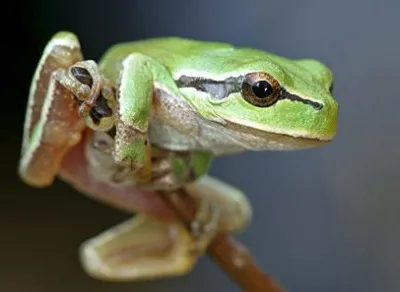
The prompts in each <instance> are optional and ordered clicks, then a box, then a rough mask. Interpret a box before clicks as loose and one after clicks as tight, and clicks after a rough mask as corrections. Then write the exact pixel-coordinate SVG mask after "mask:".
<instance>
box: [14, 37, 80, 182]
mask: <svg viewBox="0 0 400 292" xmlns="http://www.w3.org/2000/svg"><path fill="white" fill-rule="evenodd" d="M81 59H82V55H81V51H80V44H79V42H78V39H77V38H76V37H75V35H73V34H71V33H67V32H60V33H57V34H56V35H55V36H54V37H53V38H52V39H51V40H50V41H49V42H48V44H47V46H46V48H45V50H44V52H43V54H42V57H41V59H40V62H39V64H38V66H37V68H36V72H35V74H34V77H33V80H32V84H31V89H30V93H29V99H28V105H27V111H26V116H25V125H24V134H23V141H22V151H21V152H22V153H21V160H20V165H19V173H20V175H21V178H22V179H23V180H24V181H25V182H27V183H28V184H31V185H34V186H37V187H44V186H47V185H50V184H51V183H52V181H53V180H54V177H55V176H56V174H57V171H58V168H59V165H60V163H61V160H62V158H63V156H64V154H65V153H66V151H67V150H68V149H70V148H71V147H72V146H73V145H75V144H76V143H77V142H79V140H80V134H81V132H82V131H83V128H84V124H83V123H82V121H81V120H80V118H79V116H78V110H77V105H76V103H75V101H74V96H73V94H72V93H71V92H70V91H69V90H68V89H66V88H65V87H64V86H63V85H61V84H60V82H59V79H60V78H59V76H60V74H63V72H65V71H66V70H67V68H68V67H69V66H71V65H72V64H74V63H76V62H78V61H80V60H81Z"/></svg>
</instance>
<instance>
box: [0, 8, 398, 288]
mask: <svg viewBox="0 0 400 292" xmlns="http://www.w3.org/2000/svg"><path fill="white" fill-rule="evenodd" d="M14 8H16V9H15V11H16V14H15V18H14V21H13V22H8V23H7V24H6V25H3V28H4V30H5V31H11V32H12V33H13V35H14V37H15V38H16V40H13V41H12V42H10V43H9V45H8V46H6V47H7V48H6V49H8V50H10V53H9V54H8V55H6V56H7V58H8V57H10V59H12V60H13V66H11V67H8V68H7V70H11V72H12V74H9V75H10V76H9V77H12V78H10V79H12V81H15V83H16V84H17V86H11V83H8V86H6V88H5V90H6V91H5V92H6V93H7V95H6V96H3V100H6V99H7V102H10V106H7V108H6V110H4V109H3V118H4V121H3V122H2V123H1V132H0V135H1V136H2V141H5V142H1V145H2V150H3V151H2V152H3V157H2V161H3V164H2V165H3V166H2V167H1V176H0V178H1V185H2V189H3V191H2V195H1V196H0V217H1V220H0V230H1V238H0V239H1V240H0V258H1V261H0V291H2V292H54V291H58V292H66V291H85V292H92V291H93V292H94V291H96V292H125V291H126V292H127V291H136V292H144V291H147V292H148V291H182V292H183V291H191V292H196V291H198V292H200V291H208V292H212V291H215V292H218V291H239V289H238V288H236V287H235V286H234V285H233V284H232V282H231V281H230V280H229V279H228V278H227V277H226V276H225V274H223V273H222V272H221V271H220V270H219V269H218V268H217V267H216V266H215V265H214V264H213V263H212V262H211V261H210V260H209V259H208V258H207V257H204V258H203V259H202V260H201V261H200V263H199V265H198V266H197V267H196V268H195V270H194V271H193V272H192V273H190V274H189V275H187V276H184V277H180V278H174V279H167V280H159V281H153V282H146V283H132V284H111V283H103V282H99V281H96V280H93V279H91V278H89V277H88V276H87V275H86V274H84V273H83V271H82V269H81V268H80V265H79V262H78V254H77V249H78V246H79V244H80V243H81V242H82V241H84V240H86V239H87V238H89V237H91V236H94V235H96V234H97V233H99V232H100V231H102V230H103V229H106V228H108V227H110V226H112V225H114V224H117V223H119V222H120V221H122V220H124V219H125V218H127V217H128V215H127V214H123V213H121V212H119V211H116V210H114V209H112V208H111V207H108V206H105V205H102V204H100V203H97V202H94V201H92V200H90V199H88V198H86V197H84V196H83V195H81V194H79V193H78V192H76V191H74V190H73V189H72V188H71V187H69V186H68V185H66V184H64V183H63V182H60V181H57V182H56V183H55V184H54V186H53V187H51V188H48V189H44V190H37V189H33V188H30V187H29V186H27V185H24V184H22V183H21V182H20V180H19V178H18V177H17V176H16V168H17V161H18V155H19V147H20V143H21V133H22V122H23V117H24V111H25V105H26V101H27V93H28V87H29V82H30V78H31V75H32V73H33V71H34V69H35V66H36V62H37V61H38V59H39V57H40V54H41V51H42V49H43V48H44V46H45V43H46V42H47V40H48V39H49V38H50V37H51V36H52V34H53V33H55V32H56V31H58V30H61V29H67V30H71V31H74V32H75V33H76V34H77V35H78V36H79V38H80V41H81V43H82V46H83V50H84V54H85V56H86V57H87V58H93V59H97V58H99V57H100V55H101V54H102V53H103V52H104V50H105V49H106V48H107V47H108V46H110V45H112V44H114V43H116V42H119V41H127V40H135V39H140V38H147V37H154V36H169V35H178V36H182V37H191V38H198V39H203V40H219V41H228V42H232V43H234V44H236V45H245V46H252V47H256V48H259V49H264V50H268V51H272V52H275V53H278V54H281V55H284V56H287V57H293V58H300V57H312V58H316V59H319V60H321V61H323V62H324V63H326V64H327V65H328V66H330V67H331V68H332V70H333V72H334V74H335V97H336V98H337V100H338V101H339V103H340V117H339V121H340V122H339V131H338V136H337V138H336V139H335V140H334V142H332V143H331V144H330V145H328V146H326V147H323V148H319V149H314V150H308V151H301V152H292V153H272V152H271V153H246V154H243V155H239V156H234V157H224V158H220V159H217V160H216V161H215V163H214V165H213V168H212V174H213V175H215V176H217V177H219V178H221V179H224V180H226V181H228V182H230V183H233V184H235V185H237V186H238V187H240V188H242V189H243V190H244V191H245V192H246V193H247V194H248V196H249V198H250V200H251V201H252V204H253V206H254V220H253V222H252V225H251V226H250V227H249V228H248V229H247V230H246V231H245V232H244V233H242V234H241V235H240V236H239V239H240V240H241V241H242V242H243V243H244V244H246V245H247V246H248V247H249V248H250V249H251V251H252V253H253V255H254V257H255V258H256V259H257V261H258V263H259V264H260V266H261V267H262V268H263V269H264V270H265V271H267V272H268V273H269V274H271V275H272V276H273V277H275V278H276V279H278V280H279V282H280V283H282V284H283V285H284V286H285V287H286V288H288V289H289V290H290V291H296V292H321V291H323V292H377V291H379V292H397V291H400V277H399V271H400V251H399V247H400V212H399V210H400V154H399V148H400V147H399V145H400V134H399V131H400V130H399V125H400V89H399V84H400V57H399V53H400V32H399V31H400V2H399V1H394V0H393V1H389V0H382V1H368V0H354V1H345V0H335V1H311V0H308V1H265V0H263V1H262V0H259V1H233V0H230V1H228V0H226V1H211V0H204V1H182V0H178V1H173V0H171V1H107V2H100V1H76V0H73V1H72V0H71V1H38V0H37V1H30V2H29V3H28V2H27V3H24V2H16V6H15V7H14ZM3 13H6V11H3ZM6 14H7V13H6ZM6 72H9V71H6ZM3 86H4V84H3Z"/></svg>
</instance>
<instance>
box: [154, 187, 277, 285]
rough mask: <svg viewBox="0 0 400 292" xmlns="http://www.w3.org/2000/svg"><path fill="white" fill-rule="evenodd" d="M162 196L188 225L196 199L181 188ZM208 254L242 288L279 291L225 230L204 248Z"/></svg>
mask: <svg viewBox="0 0 400 292" xmlns="http://www.w3.org/2000/svg"><path fill="white" fill-rule="evenodd" d="M161 197H162V199H163V200H164V201H165V203H166V204H167V205H168V206H169V207H170V208H171V209H172V210H173V211H174V212H175V214H176V215H177V217H178V218H179V219H180V220H181V221H182V222H184V223H185V225H186V226H187V227H188V228H189V226H190V222H192V220H193V218H194V215H195V210H196V202H195V200H194V199H193V198H192V197H191V196H190V195H189V194H188V193H187V192H186V191H185V190H184V189H180V190H179V191H178V192H176V193H161ZM207 253H208V255H209V256H210V257H211V258H212V259H213V260H214V262H216V264H217V265H218V266H219V267H220V268H222V269H223V270H224V271H225V272H226V273H227V274H228V275H229V277H230V278H231V279H232V280H233V281H234V282H235V283H236V284H237V285H238V286H240V287H241V288H242V289H243V291H245V292H282V291H283V290H282V289H281V288H280V287H278V285H277V284H276V283H275V282H274V281H273V280H272V279H271V278H270V277H269V276H268V275H267V274H265V273H264V272H263V271H262V270H261V269H260V267H258V265H257V264H256V263H255V261H254V260H253V259H252V257H251V255H250V253H249V252H248V251H247V249H246V248H245V247H244V246H243V245H242V244H240V243H239V242H238V241H236V240H234V239H233V237H232V236H231V235H230V234H229V233H228V232H225V231H220V232H219V233H218V234H217V235H216V236H215V238H214V239H213V240H212V242H211V244H210V245H209V247H208V249H207Z"/></svg>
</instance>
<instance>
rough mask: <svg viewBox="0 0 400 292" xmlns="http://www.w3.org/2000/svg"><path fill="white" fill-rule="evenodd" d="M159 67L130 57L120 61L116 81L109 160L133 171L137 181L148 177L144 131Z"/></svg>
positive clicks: (148, 155) (136, 56) (148, 156)
mask: <svg viewBox="0 0 400 292" xmlns="http://www.w3.org/2000/svg"><path fill="white" fill-rule="evenodd" d="M160 67H162V66H159V65H158V64H157V62H155V61H153V60H152V59H151V58H149V57H147V56H144V55H142V54H131V55H129V56H128V57H126V58H125V59H124V61H123V62H122V69H121V72H120V75H119V80H118V88H117V96H116V97H117V102H116V126H115V137H114V141H115V145H114V149H113V158H114V161H115V163H116V164H117V165H119V166H122V167H125V168H129V169H130V170H134V171H137V172H136V176H137V179H138V180H139V181H141V182H149V181H150V176H151V145H150V142H149V140H148V128H149V122H150V118H151V109H152V99H153V91H154V82H155V79H156V78H155V75H156V72H155V70H160Z"/></svg>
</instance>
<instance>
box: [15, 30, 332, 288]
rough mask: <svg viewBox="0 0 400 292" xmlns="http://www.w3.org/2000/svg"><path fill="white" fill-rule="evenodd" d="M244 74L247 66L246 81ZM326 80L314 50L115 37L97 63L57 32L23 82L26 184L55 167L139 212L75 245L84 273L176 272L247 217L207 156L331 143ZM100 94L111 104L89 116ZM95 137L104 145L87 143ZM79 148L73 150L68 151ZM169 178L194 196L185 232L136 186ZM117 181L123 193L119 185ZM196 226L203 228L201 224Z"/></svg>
mask: <svg viewBox="0 0 400 292" xmlns="http://www.w3.org/2000/svg"><path fill="white" fill-rule="evenodd" d="M76 68H78V69H79V68H81V69H85V70H86V72H87V73H82V72H81V73H79V74H76V72H75V71H74V70H76ZM72 72H75V73H72ZM248 76H253V77H254V76H256V77H255V78H256V79H254V78H253V77H252V78H253V79H250V80H251V83H249V84H250V87H246V84H247V83H246V82H247V81H246V82H244V81H245V80H248V79H246V78H247V77H248ZM260 76H264V77H263V78H267V79H262V78H261V77H260ZM265 76H267V77H265ZM260 78H261V79H260ZM259 80H267V81H268V83H269V84H270V85H272V88H273V93H272V94H270V95H268V96H266V97H265V96H264V97H263V98H261V99H257V102H261V103H262V106H260V104H259V103H255V102H254V100H255V99H254V96H255V93H254V91H252V90H253V89H254V87H252V85H253V82H256V81H259ZM332 83H333V77H332V73H331V71H330V70H329V69H328V68H327V67H326V66H325V65H323V64H322V63H320V62H318V61H316V60H311V59H304V60H290V59H287V58H283V57H280V56H277V55H274V54H270V53H267V52H263V51H260V50H255V49H250V48H235V47H233V46H232V45H230V44H225V43H217V42H202V41H195V40H187V39H181V38H159V39H149V40H143V41H136V42H130V43H123V44H119V45H116V46H114V47H112V48H111V49H109V50H108V51H107V52H106V54H105V55H104V56H103V57H102V58H101V60H100V62H99V64H98V65H97V64H96V63H95V62H93V61H90V60H83V56H82V54H81V50H80V44H79V41H78V39H77V38H76V36H75V35H74V34H72V33H69V32H60V33H58V34H56V35H55V36H54V37H53V38H52V39H51V40H50V42H49V43H48V44H47V46H46V48H45V50H44V53H43V56H42V58H41V60H40V62H39V64H38V67H37V70H36V73H35V75H34V78H33V81H32V86H31V91H30V95H29V101H28V108H27V113H26V121H25V128H24V137H23V145H22V156H21V160H20V167H19V173H20V175H21V177H22V179H23V180H24V181H25V182H27V183H28V184H30V185H32V186H36V187H45V186H49V185H51V184H52V182H53V180H54V178H55V176H57V175H59V176H60V177H61V178H62V179H64V180H65V181H67V182H68V183H71V184H72V185H74V186H75V187H76V188H77V189H78V190H80V191H82V192H83V193H86V194H89V195H91V196H92V197H95V198H98V199H99V200H103V201H105V202H107V203H109V204H111V205H114V206H115V207H122V208H123V209H125V210H129V211H132V212H135V213H140V214H141V215H138V216H137V218H135V219H132V220H130V221H128V222H126V223H123V224H122V225H120V226H117V227H115V228H112V229H110V230H108V231H106V232H104V233H103V234H100V235H99V236H97V237H95V238H93V239H91V240H89V241H87V242H86V243H84V244H83V245H82V248H81V260H82V263H83V266H84V267H85V270H86V271H87V272H88V273H89V274H90V275H92V276H93V277H97V278H100V279H111V280H137V279H150V278H151V279H153V278H158V277H166V276H173V275H181V274H184V273H186V272H188V271H189V270H190V269H191V268H192V267H193V266H194V264H195V263H196V261H197V259H198V257H199V256H200V254H201V252H202V251H204V249H205V248H206V247H207V245H208V243H209V242H210V240H211V239H212V238H213V235H214V234H215V232H216V231H217V230H219V229H220V228H224V229H227V230H229V231H232V232H233V231H238V230H241V229H243V228H244V227H245V226H246V225H247V224H248V223H249V221H250V218H251V207H250V204H249V202H248V201H247V199H246V197H245V195H244V194H243V193H242V192H241V191H240V190H238V189H236V188H235V187H233V186H230V185H227V184H225V183H223V182H220V181H218V180H216V179H213V178H211V177H209V176H207V170H208V168H209V166H210V162H211V159H212V157H213V156H216V155H225V154H232V153H238V152H241V151H246V150H254V151H261V150H297V149H307V148H311V147H315V146H320V145H324V144H325V143H327V142H329V141H330V140H331V139H332V138H333V137H334V136H335V134H336V127H337V118H338V104H337V103H336V101H335V100H334V99H333V97H332V95H331V92H330V89H331V87H332ZM246 88H247V89H249V88H250V89H249V90H250V91H249V90H247V91H246ZM275 93H276V94H275ZM272 97H274V98H272ZM101 98H103V99H104V100H105V103H101V102H100V99H101ZM266 100H267V101H271V103H268V104H266V103H265V101H266ZM98 104H102V105H101V109H102V110H109V111H110V112H111V113H112V114H108V115H101V116H97V117H94V116H93V114H91V113H92V112H93V107H95V106H97V105H98ZM78 113H79V114H78ZM85 129H91V130H92V132H91V134H87V131H85ZM110 130H113V132H114V135H113V136H112V137H110V136H109V134H107V133H110ZM99 141H101V142H104V141H106V142H107V143H105V144H107V146H102V147H99V146H96V147H94V145H95V144H96V143H97V142H99ZM81 144H84V145H83V146H82V147H81V146H79V145H81ZM97 144H99V143H97ZM103 144H104V143H103ZM78 146H79V147H78ZM78 148H79V149H84V150H82V154H81V156H77V155H75V154H73V153H76V150H74V149H78ZM71 153H72V154H71ZM74 157H75V158H74ZM76 157H78V159H76ZM71 165H73V166H74V167H75V166H76V165H80V168H74V167H71ZM99 170H101V171H99ZM160 173H161V174H163V175H162V176H160ZM116 177H118V180H116ZM132 186H133V187H132ZM179 187H183V188H185V189H186V191H187V192H188V193H189V194H190V195H192V196H193V197H195V198H197V199H198V201H199V203H200V205H199V211H198V214H197V215H196V218H195V220H194V222H193V226H192V227H193V230H192V231H191V232H188V231H187V230H186V229H185V228H184V226H182V224H181V223H180V222H177V221H176V220H175V219H171V218H169V219H168V218H167V216H164V217H163V216H162V214H163V212H164V211H160V210H161V209H157V210H156V208H155V207H154V206H155V203H154V201H153V202H152V203H150V201H149V202H148V203H145V204H143V202H144V201H146V198H149V197H151V196H152V195H151V194H152V193H148V192H147V191H145V190H148V189H150V190H171V189H176V188H179ZM126 191H127V193H128V194H129V196H126V195H121V196H118V194H119V193H121V194H122V193H123V194H125V192H126ZM132 198H139V199H138V200H136V201H135V202H136V203H132ZM147 200H148V199H147ZM138 202H139V203H138ZM155 210H156V211H155ZM165 212H166V211H165ZM205 218H208V219H205ZM210 218H212V219H210ZM196 226H197V227H199V226H201V227H203V228H204V226H206V227H207V228H206V229H207V230H211V231H210V232H208V233H206V234H199V233H196V232H195V231H196ZM197 231H198V230H197ZM193 235H196V236H193ZM162 243H163V244H165V245H162ZM160 244H161V245H160ZM127 246H129V248H130V249H129V251H130V253H131V254H133V255H134V256H132V257H131V258H128V259H127V258H124V260H123V261H122V262H121V261H119V260H118V254H119V253H121V252H123V253H124V254H125V253H126V251H127ZM144 246H145V247H146V249H145V253H144V254H141V253H140V252H139V251H140V250H142V251H143V247H144ZM135 247H136V248H135ZM160 248H161V251H162V253H160ZM194 251H195V252H194ZM110 255H117V257H116V258H115V257H113V256H110ZM154 263H156V265H155V264H154Z"/></svg>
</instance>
